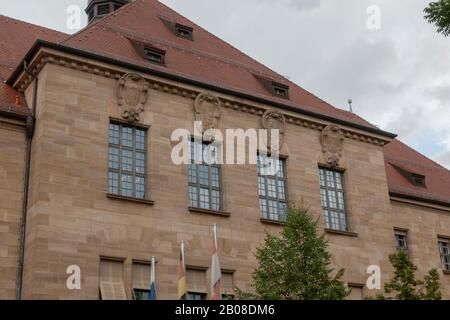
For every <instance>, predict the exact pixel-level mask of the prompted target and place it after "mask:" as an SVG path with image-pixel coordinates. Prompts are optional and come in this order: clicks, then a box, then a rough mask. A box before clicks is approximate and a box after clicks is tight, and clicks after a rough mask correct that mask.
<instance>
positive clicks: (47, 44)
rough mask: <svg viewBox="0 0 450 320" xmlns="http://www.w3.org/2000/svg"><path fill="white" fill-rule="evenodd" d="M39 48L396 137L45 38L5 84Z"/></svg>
mask: <svg viewBox="0 0 450 320" xmlns="http://www.w3.org/2000/svg"><path fill="white" fill-rule="evenodd" d="M41 48H48V49H53V50H57V51H61V52H63V53H68V54H74V55H78V56H81V57H84V58H88V59H93V60H98V61H100V62H104V63H108V64H112V65H116V66H119V67H122V68H127V69H132V70H134V71H139V72H142V73H147V74H150V75H154V76H159V77H162V78H166V79H169V80H174V81H179V82H183V83H186V84H189V85H194V86H197V87H200V88H205V89H208V90H213V91H217V92H220V93H224V94H229V95H232V96H236V97H239V98H244V99H247V100H251V101H254V102H258V103H262V104H267V105H271V106H274V107H277V108H280V109H283V110H286V111H290V112H294V113H299V114H303V115H306V116H311V117H315V118H318V119H321V120H325V121H329V122H332V123H336V124H340V125H344V126H347V127H350V128H354V129H358V130H362V131H365V132H368V133H372V134H377V135H380V136H382V137H385V138H388V139H389V140H391V139H395V138H396V137H397V135H396V134H394V133H391V132H387V131H384V130H381V129H378V128H373V127H369V126H365V125H362V124H359V123H355V122H351V121H347V120H343V119H339V118H335V117H332V116H329V115H325V114H322V113H318V112H314V111H311V110H306V109H304V108H302V107H301V106H296V107H293V106H290V105H287V104H283V103H281V102H277V101H273V100H269V99H265V98H262V97H258V96H255V95H251V94H248V93H243V92H240V91H236V90H232V89H227V88H223V87H220V86H217V85H214V84H210V83H206V82H202V81H198V80H195V79H191V78H187V77H183V76H180V75H176V74H173V73H170V72H167V71H161V70H155V69H149V68H146V67H143V66H140V65H136V64H133V63H129V62H125V61H123V60H119V59H114V58H111V57H107V56H104V55H100V54H97V53H92V52H88V51H85V50H82V49H78V48H74V47H69V46H64V45H62V44H59V43H53V42H48V41H44V40H37V41H36V42H35V43H34V44H33V46H32V47H31V49H30V50H29V51H28V52H27V54H26V55H25V57H24V58H23V59H22V61H21V62H20V64H19V65H18V67H17V68H16V69H15V70H14V72H13V73H12V74H11V76H10V77H9V78H8V80H7V81H6V83H7V84H9V85H11V86H13V85H14V82H15V81H16V80H17V78H18V77H19V75H20V74H21V73H22V72H23V71H24V63H28V62H30V61H31V59H32V58H33V56H34V55H35V54H36V52H37V51H38V50H39V49H41Z"/></svg>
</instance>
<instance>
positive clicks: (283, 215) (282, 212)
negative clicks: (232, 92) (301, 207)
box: [278, 202, 287, 221]
mask: <svg viewBox="0 0 450 320" xmlns="http://www.w3.org/2000/svg"><path fill="white" fill-rule="evenodd" d="M278 208H279V212H278V216H279V219H280V220H281V221H285V220H286V214H287V205H286V203H285V202H280V204H279V206H278Z"/></svg>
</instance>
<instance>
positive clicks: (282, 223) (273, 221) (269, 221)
mask: <svg viewBox="0 0 450 320" xmlns="http://www.w3.org/2000/svg"><path fill="white" fill-rule="evenodd" d="M260 221H261V222H262V223H264V224H272V225H276V226H285V225H286V222H285V221H279V220H270V219H265V218H261V219H260Z"/></svg>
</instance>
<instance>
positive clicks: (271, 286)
mask: <svg viewBox="0 0 450 320" xmlns="http://www.w3.org/2000/svg"><path fill="white" fill-rule="evenodd" d="M317 226H318V221H317V220H314V219H313V218H312V217H311V215H310V214H309V209H307V208H306V207H305V206H304V204H303V203H302V204H301V205H300V206H298V207H297V206H294V207H292V208H290V209H288V212H287V220H286V224H285V225H284V229H283V231H282V232H281V234H280V236H278V237H277V236H272V235H270V234H267V235H266V239H265V244H264V245H263V246H262V247H260V248H258V249H257V253H256V258H257V260H258V262H259V267H258V268H257V269H256V271H255V272H254V273H253V286H254V288H255V290H256V294H255V295H254V296H253V297H254V298H255V299H260V300H342V299H344V298H345V297H346V296H348V295H349V294H350V291H349V290H348V289H347V288H346V287H345V286H344V285H343V284H342V281H341V278H342V276H343V274H344V270H343V269H341V270H339V271H338V272H337V273H336V274H335V275H334V276H333V275H332V274H333V273H334V270H333V269H332V268H331V267H330V264H331V256H330V254H329V253H328V244H327V241H326V240H325V238H324V235H321V236H319V235H318V232H317ZM247 297H248V296H247Z"/></svg>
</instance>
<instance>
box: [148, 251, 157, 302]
mask: <svg viewBox="0 0 450 320" xmlns="http://www.w3.org/2000/svg"><path fill="white" fill-rule="evenodd" d="M151 268H152V270H151V273H150V293H149V299H150V300H157V299H158V291H157V289H156V258H155V256H153V257H152V265H151Z"/></svg>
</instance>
